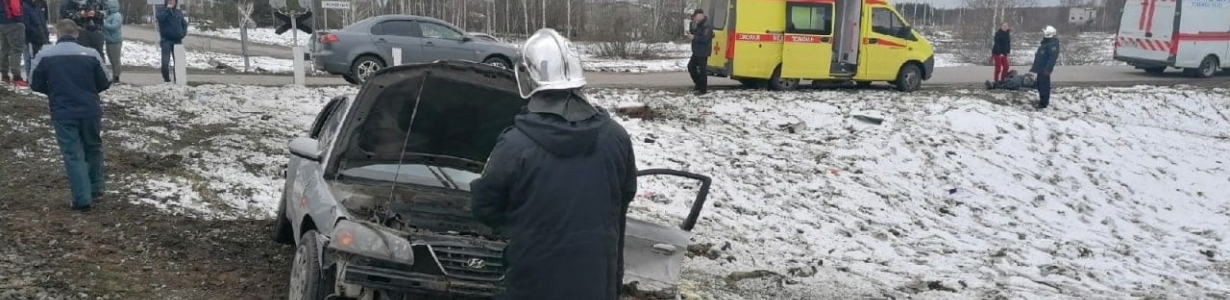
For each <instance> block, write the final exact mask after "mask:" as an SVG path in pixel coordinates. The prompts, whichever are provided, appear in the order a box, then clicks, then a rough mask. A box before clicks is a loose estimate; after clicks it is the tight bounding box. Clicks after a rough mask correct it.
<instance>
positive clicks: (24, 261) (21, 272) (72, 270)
mask: <svg viewBox="0 0 1230 300" xmlns="http://www.w3.org/2000/svg"><path fill="white" fill-rule="evenodd" d="M0 111H3V112H4V114H3V118H0V131H3V132H5V134H4V135H0V153H3V154H4V155H5V156H6V157H5V158H4V159H2V160H0V174H2V175H0V177H3V180H0V299H3V300H8V299H274V298H281V297H284V293H285V287H286V282H287V280H288V279H287V277H286V275H285V270H288V269H289V265H290V259H291V254H292V253H291V251H290V248H288V247H285V246H282V245H277V244H274V243H273V242H271V241H269V239H268V238H267V233H268V232H269V230H270V228H269V222H268V221H263V220H235V221H209V220H201V219H197V218H185V217H183V216H177V215H172V214H167V213H164V212H160V211H157V210H154V209H152V208H150V207H147V206H143V205H136V204H131V203H129V202H127V201H123V200H122V199H126V198H130V197H135V196H139V195H132V194H131V192H129V191H125V190H120V189H115V188H112V189H111V190H109V191H107V194H106V195H105V196H104V197H102V199H98V200H96V203H95V209H94V210H93V211H91V212H86V213H79V212H75V211H72V210H70V209H69V195H68V191H67V189H66V188H65V187H67V185H68V183H67V179H66V178H65V177H64V171H63V165H62V164H61V163H60V157H59V153H58V148H56V147H55V144H54V141H53V140H52V137H53V135H52V133H51V127H50V126H49V124H48V120H47V118H48V114H47V106H46V102H45V100H42V99H39V97H37V96H31V95H21V94H14V93H12V92H10V91H8V90H7V89H0ZM104 120H105V121H104V124H103V126H104V130H107V128H109V127H111V126H114V124H116V123H117V122H134V121H135V122H139V121H140V120H137V119H134V118H131V117H130V115H129V114H128V113H127V112H125V111H121V110H116V109H109V110H107V111H106V116H105V118H104ZM148 125H151V126H152V125H157V124H148ZM187 138H188V137H186V139H185V140H187ZM196 138H200V137H196ZM30 145H38V147H37V148H40V149H42V150H46V151H22V152H23V153H24V155H23V156H26V157H24V158H20V159H19V158H17V156H16V155H13V153H15V152H17V151H18V150H19V149H30V148H31V147H29V146H30ZM104 147H105V148H104V149H105V154H104V155H105V157H106V158H105V161H106V164H107V166H106V169H107V175H108V176H107V177H108V182H107V184H108V185H109V186H111V187H118V186H121V185H122V184H123V183H122V182H119V180H120V179H121V178H125V177H130V176H127V175H134V174H137V170H140V172H141V173H149V172H151V170H154V171H155V172H157V171H163V172H173V171H174V166H173V165H171V164H169V163H168V161H167V160H168V158H159V157H149V155H145V154H140V153H134V152H129V151H121V150H118V148H119V147H109V148H108V147H106V145H104ZM171 159H173V158H171ZM172 163H173V162H172Z"/></svg>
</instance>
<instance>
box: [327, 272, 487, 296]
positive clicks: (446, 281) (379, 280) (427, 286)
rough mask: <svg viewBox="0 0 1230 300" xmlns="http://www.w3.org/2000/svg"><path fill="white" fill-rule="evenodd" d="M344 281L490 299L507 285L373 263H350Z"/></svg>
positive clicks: (370, 285) (386, 287)
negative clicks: (396, 268) (361, 264)
mask: <svg viewBox="0 0 1230 300" xmlns="http://www.w3.org/2000/svg"><path fill="white" fill-rule="evenodd" d="M342 281H343V282H344V283H349V284H357V285H360V286H364V287H369V288H373V289H378V290H383V291H392V292H397V293H409V294H428V295H437V296H444V295H447V296H461V297H473V298H490V297H494V296H495V295H497V294H499V293H500V292H502V291H503V287H501V286H499V285H497V284H495V283H491V282H475V281H461V280H454V279H450V278H449V277H447V276H444V275H431V274H425V273H416V272H407V271H401V270H394V269H388V268H379V267H372V266H349V267H347V268H346V270H345V271H344V274H343V275H342Z"/></svg>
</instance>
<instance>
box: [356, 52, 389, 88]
mask: <svg viewBox="0 0 1230 300" xmlns="http://www.w3.org/2000/svg"><path fill="white" fill-rule="evenodd" d="M380 69H384V62H382V61H380V59H378V58H376V57H375V56H371V55H364V56H360V57H359V58H357V59H355V60H354V63H353V64H351V65H350V74H351V76H354V78H355V80H356V81H358V82H359V84H362V83H363V82H367V78H368V77H371V76H372V75H374V74H376V71H380Z"/></svg>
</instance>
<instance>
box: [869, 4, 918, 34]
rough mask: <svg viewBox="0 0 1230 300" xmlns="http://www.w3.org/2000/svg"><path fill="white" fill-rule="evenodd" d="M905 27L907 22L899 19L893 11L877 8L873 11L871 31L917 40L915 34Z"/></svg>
mask: <svg viewBox="0 0 1230 300" xmlns="http://www.w3.org/2000/svg"><path fill="white" fill-rule="evenodd" d="M907 29H909V27H908V26H906V25H905V21H902V20H901V18H898V17H897V15H896V14H893V11H891V10H888V9H887V8H875V9H872V10H871V31H872V32H875V33H879V34H883V35H887V36H892V37H897V38H902V39H907V40H915V38H914V32H913V31H912V30H907Z"/></svg>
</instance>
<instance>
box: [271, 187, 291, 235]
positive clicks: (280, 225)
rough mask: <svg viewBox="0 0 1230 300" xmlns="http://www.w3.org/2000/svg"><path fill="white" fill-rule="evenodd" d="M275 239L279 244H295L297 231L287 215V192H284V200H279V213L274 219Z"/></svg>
mask: <svg viewBox="0 0 1230 300" xmlns="http://www.w3.org/2000/svg"><path fill="white" fill-rule="evenodd" d="M273 241H274V242H277V243H278V244H286V245H294V244H295V232H294V228H292V226H291V224H290V218H287V217H286V192H285V191H283V192H282V201H278V215H277V216H276V217H274V219H273Z"/></svg>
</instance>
